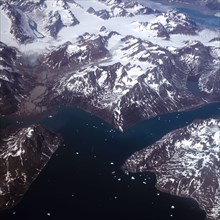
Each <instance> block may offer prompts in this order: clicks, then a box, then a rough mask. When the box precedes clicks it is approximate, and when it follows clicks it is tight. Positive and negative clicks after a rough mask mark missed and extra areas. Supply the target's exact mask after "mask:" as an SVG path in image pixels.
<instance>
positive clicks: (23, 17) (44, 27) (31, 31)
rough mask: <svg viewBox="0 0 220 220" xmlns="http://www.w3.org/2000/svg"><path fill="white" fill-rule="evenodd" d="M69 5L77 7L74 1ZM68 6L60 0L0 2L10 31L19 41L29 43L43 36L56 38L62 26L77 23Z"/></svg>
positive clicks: (11, 0)
mask: <svg viewBox="0 0 220 220" xmlns="http://www.w3.org/2000/svg"><path fill="white" fill-rule="evenodd" d="M71 5H72V6H74V7H79V6H78V4H76V3H75V2H74V1H71ZM69 8H70V6H69V4H68V3H67V2H66V1H62V0H55V1H45V0H37V1H24V0H19V1H13V0H10V1H3V3H2V4H1V10H2V12H4V13H5V14H6V16H7V22H8V24H9V26H10V33H11V34H12V35H13V37H14V38H15V39H16V40H17V41H18V42H19V43H31V42H33V41H34V40H36V39H37V38H44V37H45V36H50V37H52V38H56V37H57V34H58V33H59V31H60V30H61V29H62V28H63V27H71V26H75V25H77V24H79V21H78V20H77V18H76V17H75V16H74V14H73V13H72V11H71V10H69ZM39 21H40V22H39Z"/></svg>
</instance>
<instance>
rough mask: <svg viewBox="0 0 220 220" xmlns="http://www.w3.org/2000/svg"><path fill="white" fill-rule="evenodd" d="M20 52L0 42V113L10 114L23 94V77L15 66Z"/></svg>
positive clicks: (22, 97)
mask: <svg viewBox="0 0 220 220" xmlns="http://www.w3.org/2000/svg"><path fill="white" fill-rule="evenodd" d="M19 56H20V53H19V51H18V50H17V49H16V48H14V47H8V46H7V45H6V44H4V43H2V42H0V57H1V60H0V73H1V74H0V114H1V115H8V114H12V113H14V112H16V111H18V109H19V105H20V103H21V101H22V100H23V99H24V95H25V89H24V87H25V81H24V80H25V78H24V76H23V73H22V72H21V71H20V70H19V68H17V67H18V66H19V62H20V59H19Z"/></svg>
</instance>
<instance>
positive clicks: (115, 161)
mask: <svg viewBox="0 0 220 220" xmlns="http://www.w3.org/2000/svg"><path fill="white" fill-rule="evenodd" d="M209 117H220V104H219V103H218V104H209V105H207V106H205V107H202V108H200V109H197V110H194V111H190V112H182V113H171V114H167V115H163V116H160V117H156V118H153V119H150V120H147V121H144V122H141V123H139V124H137V125H135V126H133V127H132V128H130V129H129V130H128V131H127V132H125V133H123V134H122V133H120V132H119V131H117V130H115V129H114V128H112V127H111V126H110V125H108V124H107V123H105V122H103V121H102V120H101V119H99V118H97V117H95V116H93V115H91V114H89V113H86V112H84V111H82V110H80V109H71V108H62V109H59V110H58V111H57V112H56V113H54V116H53V118H47V117H46V116H45V117H42V118H40V119H34V120H32V121H26V122H25V123H24V124H29V123H32V122H37V123H41V124H43V125H44V126H46V127H48V128H50V129H52V130H53V131H56V132H60V133H61V134H62V135H63V138H64V144H63V145H62V146H60V147H59V149H58V150H57V152H56V153H55V154H54V156H53V157H52V159H51V160H50V161H49V163H48V164H47V166H46V167H45V169H44V170H43V171H42V173H41V174H40V175H39V177H38V178H37V180H36V181H35V182H34V183H33V184H32V186H31V188H30V190H29V191H28V192H27V193H26V195H25V197H24V199H23V200H22V202H21V203H20V204H19V205H18V206H16V207H15V208H14V209H12V210H9V211H6V212H4V213H1V214H0V219H1V220H13V219H16V220H17V219H19V220H20V219H21V220H46V219H56V220H58V219H62V220H63V219H64V220H69V219H70V220H72V219H76V220H78V219H83V220H87V219H100V220H101V219H115V220H121V219H135V220H138V219H141V220H142V219H143V220H168V219H169V220H171V219H175V220H186V219H187V220H204V218H205V213H204V212H203V211H202V210H200V209H199V207H198V205H197V204H196V202H194V201H193V200H191V199H183V198H177V197H174V196H170V195H168V194H164V193H160V192H158V191H157V190H156V189H155V187H154V185H155V182H156V180H155V176H154V174H151V173H145V174H135V175H131V174H130V175H125V174H124V173H123V172H122V171H121V169H120V167H121V165H122V164H123V162H124V161H125V160H126V158H127V157H128V156H130V155H131V154H132V153H134V152H135V151H137V150H140V149H142V148H143V147H145V146H147V145H150V144H152V143H154V142H155V141H156V140H158V139H160V138H161V137H162V136H163V135H165V134H166V133H167V132H169V131H172V130H174V129H177V128H179V127H182V126H185V125H187V124H189V123H191V122H192V121H193V120H194V119H197V118H209ZM3 122H4V121H1V124H2V125H3ZM4 123H6V121H5V122H4ZM7 123H10V122H9V121H7ZM143 182H145V183H143ZM171 206H174V207H175V208H174V209H173V208H171Z"/></svg>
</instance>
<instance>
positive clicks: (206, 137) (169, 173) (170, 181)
mask: <svg viewBox="0 0 220 220" xmlns="http://www.w3.org/2000/svg"><path fill="white" fill-rule="evenodd" d="M219 158H220V120H219V119H207V120H197V121H194V122H193V123H192V124H191V125H188V126H187V127H184V128H181V129H178V130H175V131H173V132H171V133H169V134H167V135H165V136H164V137H163V138H162V139H161V140H159V141H157V142H156V143H155V144H153V145H151V146H149V147H147V148H145V149H143V150H141V151H139V152H136V153H135V154H133V155H132V156H131V157H130V158H128V159H127V160H126V162H125V164H124V165H123V167H122V169H123V170H124V171H126V172H132V173H136V172H147V171H150V172H154V173H155V174H156V177H157V184H156V187H157V188H158V189H159V190H161V191H163V192H166V193H170V194H172V195H177V196H182V197H190V198H193V199H195V200H196V201H197V202H198V204H199V205H200V207H201V208H202V209H204V210H205V211H206V214H207V220H217V219H219V218H220V162H219Z"/></svg>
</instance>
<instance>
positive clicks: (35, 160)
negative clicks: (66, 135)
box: [0, 125, 61, 211]
mask: <svg viewBox="0 0 220 220" xmlns="http://www.w3.org/2000/svg"><path fill="white" fill-rule="evenodd" d="M60 143H61V138H60V137H59V136H58V135H56V134H54V133H52V132H50V131H48V130H46V129H44V128H42V127H41V126H39V125H31V126H29V127H26V128H19V129H14V128H13V130H11V129H10V130H9V129H7V130H3V131H1V139H0V211H2V210H4V209H9V208H12V207H13V206H15V205H16V204H17V203H18V202H19V201H20V200H21V199H22V197H23V195H24V193H25V192H26V191H27V190H28V188H29V186H30V184H31V183H32V182H33V181H34V180H35V179H36V177H37V176H38V174H39V173H40V171H41V170H42V169H43V167H44V166H45V165H46V163H47V162H48V160H49V159H50V157H51V156H52V154H53V153H54V152H55V150H56V149H57V147H58V146H59V145H60Z"/></svg>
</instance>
